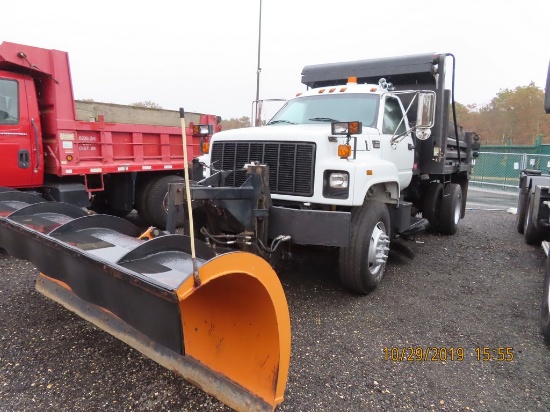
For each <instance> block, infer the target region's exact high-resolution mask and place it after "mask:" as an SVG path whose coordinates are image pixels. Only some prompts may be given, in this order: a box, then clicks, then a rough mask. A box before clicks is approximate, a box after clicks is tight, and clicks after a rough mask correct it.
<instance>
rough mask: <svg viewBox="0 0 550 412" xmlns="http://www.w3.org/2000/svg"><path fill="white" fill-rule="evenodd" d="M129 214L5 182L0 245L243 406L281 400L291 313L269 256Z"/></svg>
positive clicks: (158, 356) (60, 290)
mask: <svg viewBox="0 0 550 412" xmlns="http://www.w3.org/2000/svg"><path fill="white" fill-rule="evenodd" d="M139 235H140V231H139V229H138V228H137V227H136V226H135V225H133V224H132V223H130V222H128V221H127V220H124V219H121V218H118V217H114V216H106V215H88V214H87V213H86V212H85V211H83V210H82V209H79V208H77V207H74V206H72V205H69V204H64V203H56V202H45V201H44V199H42V198H40V197H38V196H34V195H30V194H28V193H24V192H17V191H5V192H1V193H0V248H3V249H5V250H6V251H7V252H8V253H9V254H10V255H12V256H14V257H17V258H20V259H25V260H28V261H30V262H32V263H33V264H34V265H35V266H36V267H37V269H38V270H39V271H40V274H39V275H38V276H37V280H36V288H37V290H38V291H39V292H41V293H42V294H44V295H45V296H47V297H49V298H51V299H53V300H54V301H56V302H58V303H60V304H61V305H63V306H65V307H66V308H67V309H69V310H71V311H73V312H75V313H76V314H78V315H79V316H81V317H82V318H84V319H86V320H88V321H90V322H91V323H93V324H94V325H96V326H98V327H99V328H101V329H103V330H105V331H106V332H108V333H110V334H111V335H113V336H115V337H117V338H118V339H120V340H122V341H123V342H125V343H127V344H128V345H129V346H131V347H133V348H135V349H137V350H138V351H140V352H141V353H143V354H144V355H146V356H147V357H149V358H151V359H152V360H154V361H156V362H157V363H159V364H161V365H163V366H164V367H166V368H168V369H170V370H172V371H174V372H176V373H178V374H179V375H181V376H182V377H183V378H184V379H186V380H187V381H189V382H191V383H192V384H194V385H196V386H198V387H199V388H201V389H202V390H204V391H205V392H207V393H209V394H211V395H213V396H214V397H216V398H217V399H219V400H220V401H221V402H223V403H225V404H227V405H228V406H230V407H232V408H234V409H236V410H246V411H272V410H274V409H275V407H276V406H277V405H278V404H279V403H281V402H282V401H283V395H284V390H285V386H286V381H287V376H288V368H289V362H290V318H289V313H288V306H287V302H286V298H285V295H284V291H283V289H282V286H281V284H280V281H279V279H278V277H277V276H276V274H275V272H274V271H273V269H272V268H271V266H270V265H269V264H268V263H267V262H266V261H265V260H263V259H262V258H260V257H258V256H255V255H253V254H250V253H245V252H235V253H228V254H224V255H219V256H215V254H214V253H213V251H212V250H211V249H210V248H208V247H207V246H206V245H205V244H202V243H195V247H196V255H197V258H196V261H197V266H198V274H199V277H200V281H201V283H200V284H199V285H198V286H197V285H196V283H195V282H194V277H193V267H192V260H191V255H190V239H189V238H188V237H186V236H181V235H166V236H159V237H156V238H154V239H151V240H140V239H138V238H139Z"/></svg>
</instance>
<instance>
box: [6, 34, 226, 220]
mask: <svg viewBox="0 0 550 412" xmlns="http://www.w3.org/2000/svg"><path fill="white" fill-rule="evenodd" d="M186 120H187V121H188V123H187V124H186V126H187V127H186V142H187V148H188V152H189V153H190V157H189V158H190V159H191V158H193V157H196V156H199V155H200V154H201V152H202V147H203V146H202V144H203V143H205V141H204V139H206V140H207V139H208V138H209V137H210V136H209V135H207V136H204V135H199V134H197V133H196V134H193V130H194V128H193V126H199V125H201V126H202V125H205V126H206V125H209V126H208V128H207V129H206V130H208V131H209V134H211V133H214V132H216V131H219V130H221V127H220V120H221V119H220V118H219V117H218V116H214V115H208V114H198V113H191V114H188V115H186ZM179 124H180V119H179V112H177V111H166V110H155V109H147V108H141V109H140V108H131V109H129V108H128V107H125V106H119V105H112V104H99V103H95V102H84V101H80V102H76V105H75V101H74V98H73V89H72V84H71V72H70V67H69V59H68V54H67V53H66V52H63V51H58V50H47V49H42V48H37V47H31V46H24V45H20V44H15V43H8V42H3V43H1V44H0V186H4V187H9V188H17V189H23V190H31V191H34V192H38V193H39V194H40V195H42V196H43V197H45V198H46V199H47V200H54V201H62V202H67V203H72V204H74V205H77V206H81V207H91V208H92V209H94V210H97V211H98V212H102V213H109V214H114V215H118V216H121V215H126V214H128V213H129V212H131V211H132V210H133V209H137V211H138V213H139V215H140V217H141V218H142V220H143V221H144V222H145V223H146V224H149V225H153V226H158V227H164V226H165V224H166V200H165V198H166V192H167V187H168V184H169V183H172V182H177V181H179V180H181V179H182V177H181V176H182V175H183V174H182V173H183V167H184V165H183V144H182V131H181V128H180V127H179ZM202 129H203V130H204V128H202ZM195 130H197V129H196V128H195Z"/></svg>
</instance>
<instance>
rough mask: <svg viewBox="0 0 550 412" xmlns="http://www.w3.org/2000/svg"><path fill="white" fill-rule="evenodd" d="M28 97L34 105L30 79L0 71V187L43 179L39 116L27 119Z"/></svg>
mask: <svg viewBox="0 0 550 412" xmlns="http://www.w3.org/2000/svg"><path fill="white" fill-rule="evenodd" d="M29 87H30V88H31V89H32V90H30V91H29V92H28V91H27V89H28V88H29ZM28 98H32V99H34V100H35V102H34V107H36V94H35V91H34V84H33V82H32V80H31V79H30V78H28V77H27V76H24V75H17V74H14V73H9V72H3V71H0V186H4V187H13V188H23V187H33V186H37V185H40V184H41V183H42V180H43V178H42V175H43V168H42V167H40V162H39V160H40V153H39V146H40V145H41V143H40V139H39V137H40V135H39V132H40V131H39V124H37V123H38V122H39V119H38V116H36V117H37V118H36V119H35V118H33V119H32V122H31V117H30V113H29V107H28ZM36 112H37V113H38V110H37V107H36ZM37 113H36V114H37ZM37 156H38V157H37ZM37 160H38V162H37Z"/></svg>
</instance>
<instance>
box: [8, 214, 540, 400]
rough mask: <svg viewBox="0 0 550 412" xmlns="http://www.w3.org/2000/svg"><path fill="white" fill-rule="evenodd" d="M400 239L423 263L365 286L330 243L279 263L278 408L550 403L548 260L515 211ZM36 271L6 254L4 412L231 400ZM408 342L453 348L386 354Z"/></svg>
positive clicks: (392, 265) (403, 265) (399, 266)
mask: <svg viewBox="0 0 550 412" xmlns="http://www.w3.org/2000/svg"><path fill="white" fill-rule="evenodd" d="M406 244H407V245H408V246H409V247H410V248H411V249H412V250H413V251H414V252H415V253H416V257H415V259H414V260H412V261H411V260H408V259H405V258H401V257H400V256H399V255H392V256H391V258H390V261H389V263H388V268H387V272H386V275H385V277H384V279H383V281H382V284H381V285H380V286H379V288H378V289H377V290H375V291H374V292H373V293H371V294H370V295H368V296H353V295H350V294H348V293H347V292H345V291H344V290H342V288H341V287H340V285H339V282H338V278H337V262H336V254H334V253H332V251H326V250H325V251H320V250H318V249H309V248H294V249H293V258H292V259H290V260H285V261H282V262H278V263H276V264H275V269H276V270H277V272H278V273H279V275H280V278H281V281H282V283H283V286H284V288H285V292H286V294H287V299H288V302H289V306H290V313H291V321H292V339H293V341H292V359H291V366H290V375H289V380H288V385H287V390H286V399H285V402H284V403H283V404H282V405H281V406H280V407H279V408H278V411H366V410H375V409H377V410H382V411H402V410H411V411H427V410H436V411H440V410H441V411H466V410H467V411H547V410H549V408H550V407H549V406H548V405H550V390H549V389H550V388H549V385H550V353H549V352H548V351H549V349H548V348H547V347H546V346H545V345H544V342H543V339H542V337H541V336H540V334H539V300H540V297H541V294H542V282H543V275H544V262H545V257H544V252H543V251H542V249H541V248H537V247H531V246H528V245H526V244H525V243H524V242H523V239H522V236H521V235H519V234H518V233H517V232H516V230H515V216H513V215H511V214H508V213H505V212H494V211H493V212H490V211H483V210H473V211H469V212H468V214H467V216H466V218H465V219H464V220H463V221H462V222H461V224H460V226H459V231H458V233H457V234H456V235H455V236H452V237H444V236H435V235H430V234H421V235H419V236H417V238H416V239H415V240H411V241H407V242H406ZM35 273H36V271H35V269H34V268H33V266H32V265H31V264H29V263H26V262H23V261H19V260H15V259H13V258H10V257H7V256H0V410H1V411H31V410H32V411H34V410H41V411H50V410H51V411H90V410H104V411H119V410H173V411H199V410H200V411H225V410H229V409H228V408H227V407H225V406H224V405H222V404H220V403H219V402H218V401H216V400H215V399H213V398H211V397H210V396H208V395H206V394H204V393H203V392H202V391H200V390H199V389H197V388H195V387H193V386H191V385H188V384H187V383H186V382H185V381H184V380H183V379H181V378H179V377H177V376H176V375H174V374H173V373H171V372H169V371H167V370H165V369H163V368H162V367H160V366H158V365H156V364H155V363H154V362H152V361H150V360H149V359H147V358H144V357H143V356H141V355H140V354H139V353H138V352H136V351H134V350H133V349H130V348H129V347H127V346H126V345H125V344H123V343H121V342H119V341H118V340H116V339H114V338H112V337H111V336H110V335H108V334H106V333H105V332H103V331H101V330H99V329H97V328H95V327H94V326H91V325H90V324H88V323H87V322H85V321H83V320H81V319H80V318H78V317H76V316H74V315H73V314H71V313H70V312H68V311H67V310H65V309H63V308H62V307H60V306H59V305H57V304H56V303H54V302H52V301H50V300H48V299H46V298H44V297H42V296H41V295H40V294H38V293H37V292H36V291H35V290H34V275H35ZM408 347H413V348H416V347H419V348H424V350H425V349H426V348H431V347H438V348H446V349H447V360H446V361H441V360H435V361H432V360H431V358H432V356H433V355H434V352H433V351H431V350H430V352H429V354H428V355H429V356H428V358H429V359H428V360H422V361H407V360H406V359H405V360H402V361H401V360H396V361H392V360H391V359H390V360H386V356H385V351H384V348H389V349H390V350H391V348H398V349H399V354H401V353H402V352H401V348H408ZM483 347H487V348H489V349H495V350H497V349H498V348H499V347H504V348H506V347H508V348H512V349H510V350H509V351H510V353H511V354H513V360H511V361H498V360H491V361H478V360H477V356H476V348H483ZM460 348H462V349H463V350H464V352H463V355H464V358H463V360H461V361H459V360H457V354H460V353H462V352H461V349H460ZM451 349H452V350H453V351H454V358H455V359H454V360H451ZM394 352H395V351H394ZM390 353H391V352H390ZM407 355H409V352H408V350H407V349H405V358H406V357H407ZM495 355H496V353H495ZM400 356H401V355H399V357H400Z"/></svg>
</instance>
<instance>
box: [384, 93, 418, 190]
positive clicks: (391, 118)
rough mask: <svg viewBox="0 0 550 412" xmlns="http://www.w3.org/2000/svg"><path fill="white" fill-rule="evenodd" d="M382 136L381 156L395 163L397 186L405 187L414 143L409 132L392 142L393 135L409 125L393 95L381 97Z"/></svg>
mask: <svg viewBox="0 0 550 412" xmlns="http://www.w3.org/2000/svg"><path fill="white" fill-rule="evenodd" d="M383 102H384V107H383V112H382V113H381V114H380V115H381V116H382V119H381V120H382V130H381V131H382V136H380V140H381V142H380V146H381V149H382V158H383V159H385V160H388V161H390V162H392V163H393V164H395V166H396V167H397V170H398V173H399V186H400V187H401V188H403V187H407V186H408V184H409V183H410V181H411V179H412V174H413V166H414V145H413V140H412V136H411V133H410V132H409V133H407V134H406V135H404V136H403V137H401V138H399V141H398V142H396V143H392V142H391V139H392V137H393V136H397V135H400V134H401V133H405V132H406V131H407V129H408V127H409V124H408V122H407V118H406V117H405V114H404V111H403V106H402V104H401V101H400V100H399V99H398V98H396V97H395V96H391V95H389V96H386V97H385V99H383Z"/></svg>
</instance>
